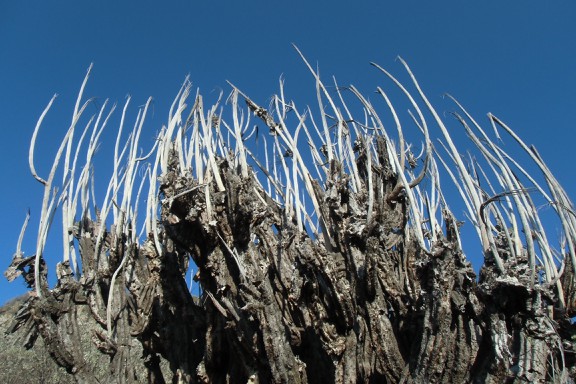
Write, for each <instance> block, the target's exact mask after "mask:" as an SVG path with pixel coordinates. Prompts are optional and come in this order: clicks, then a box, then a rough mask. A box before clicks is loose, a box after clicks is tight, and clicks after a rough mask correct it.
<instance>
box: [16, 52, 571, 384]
mask: <svg viewBox="0 0 576 384" xmlns="http://www.w3.org/2000/svg"><path fill="white" fill-rule="evenodd" d="M304 61H305V63H306V65H308V67H309V69H310V72H311V73H312V75H313V77H314V79H315V83H316V91H317V100H318V107H319V108H318V112H317V115H315V113H314V112H313V110H312V109H310V108H307V109H305V110H299V109H298V108H297V106H296V105H295V103H294V102H292V101H288V100H287V99H286V98H285V95H284V88H283V84H282V82H281V83H280V92H279V94H278V95H276V96H274V97H273V98H272V101H271V103H270V106H269V107H268V108H263V107H261V106H260V105H258V104H257V103H256V102H255V101H253V100H251V99H250V98H249V97H248V96H246V95H245V94H244V93H243V92H242V91H241V90H239V89H238V88H237V87H235V86H234V85H231V87H232V92H231V94H230V96H229V97H228V98H227V99H226V100H225V102H224V103H223V101H222V95H220V98H219V99H218V101H217V102H216V103H215V104H214V105H212V106H211V107H209V108H206V107H205V105H204V101H203V98H202V96H201V95H200V94H199V93H196V95H195V96H191V90H192V87H191V84H190V82H189V81H188V80H186V81H185V83H184V85H183V86H182V88H181V90H180V92H179V93H178V95H177V97H176V99H175V100H174V103H173V105H172V107H171V109H170V113H169V120H168V124H167V125H166V126H164V127H163V128H162V130H161V131H160V133H159V134H158V137H157V140H156V142H155V145H154V146H153V148H151V149H150V151H149V152H147V153H144V154H143V153H141V151H140V149H139V146H140V144H139V143H140V135H141V133H142V130H143V125H144V121H145V118H146V115H147V112H148V108H149V105H150V102H151V101H150V100H148V102H147V103H146V104H145V106H143V107H142V108H141V109H140V110H139V113H138V117H137V119H136V122H135V124H134V127H133V128H132V129H131V130H130V131H129V133H128V137H127V139H126V138H124V136H125V134H124V131H125V128H124V125H125V116H126V112H127V109H128V107H129V103H130V99H128V100H127V101H126V104H125V105H124V108H123V111H122V117H121V120H120V126H119V128H118V135H117V139H116V142H115V146H114V158H113V171H112V177H111V178H110V180H109V182H108V186H107V188H106V194H105V197H104V199H103V200H98V199H97V197H96V193H95V190H96V188H95V187H94V177H93V173H94V169H93V166H92V165H93V161H94V156H95V153H96V149H97V147H98V143H99V138H100V136H101V134H102V132H103V130H104V129H105V128H106V126H107V125H108V123H109V120H110V117H111V116H112V113H113V112H114V110H115V106H113V107H111V108H108V102H105V103H104V104H103V106H102V108H101V109H100V111H99V113H98V114H96V115H95V116H92V117H91V118H90V119H89V120H88V122H87V123H86V124H85V126H84V127H80V126H79V125H80V121H81V117H82V116H83V114H84V113H85V110H86V107H87V105H88V104H89V103H90V102H91V101H90V100H88V101H83V92H84V88H85V85H86V82H87V81H88V77H89V74H90V70H89V71H88V74H87V76H86V78H85V80H84V83H83V85H82V87H81V90H80V93H79V95H78V99H77V102H76V105H75V108H74V113H73V119H72V124H71V125H70V127H69V129H68V131H67V132H66V134H65V136H64V139H63V140H62V143H61V144H60V147H59V148H58V151H57V153H56V156H55V159H54V162H53V165H52V167H51V170H50V173H49V175H48V177H47V178H42V177H41V176H39V175H38V173H37V172H36V169H35V166H34V164H35V162H34V151H35V145H36V137H37V134H38V131H39V128H40V126H41V124H42V121H43V119H44V117H45V115H46V113H47V112H48V110H49V109H50V107H51V106H52V103H53V101H54V99H52V100H51V101H50V103H49V104H48V106H47V107H46V109H45V111H44V112H43V114H42V116H41V117H40V119H39V121H38V124H37V126H36V129H35V130H34V134H33V137H32V143H31V146H30V155H29V158H30V169H31V171H32V174H33V176H34V177H35V178H36V179H37V180H38V181H39V182H40V183H41V184H42V185H43V188H44V197H43V202H42V208H41V215H40V221H39V228H38V237H37V241H36V252H35V254H34V255H33V256H30V257H24V254H23V252H22V250H21V247H22V241H23V235H24V231H25V228H26V225H27V223H28V217H27V218H26V222H25V224H24V227H23V229H22V235H21V236H20V239H19V241H18V246H17V250H16V253H15V255H14V258H13V261H12V264H11V266H10V268H9V270H8V271H7V272H6V275H7V277H8V278H9V279H11V280H13V279H14V278H16V277H17V276H19V275H20V274H23V276H24V278H25V279H26V282H27V283H28V284H29V286H30V287H31V288H32V292H31V294H30V296H29V299H28V300H27V301H26V303H25V304H24V305H23V306H22V308H21V310H20V311H19V313H18V314H17V316H16V319H15V322H14V325H13V326H12V328H11V331H16V330H17V329H22V334H23V337H24V339H25V344H26V345H27V346H28V347H30V346H31V345H33V343H34V340H35V339H36V338H37V337H38V335H41V336H42V337H43V338H44V341H45V344H46V347H47V349H48V350H49V352H50V354H51V356H52V357H53V359H54V360H55V361H56V363H58V364H59V365H61V366H63V367H65V368H66V369H67V370H68V372H69V373H71V374H73V375H75V377H76V378H77V380H78V381H79V382H87V383H94V382H98V380H115V381H118V382H136V381H139V380H140V381H141V380H148V381H149V382H159V383H161V382H164V380H165V378H164V376H165V374H166V372H162V370H161V369H160V361H161V360H163V359H164V360H167V361H168V362H169V364H170V369H171V371H172V380H173V382H196V381H200V382H224V381H233V382H240V381H243V382H246V381H250V382H258V381H261V382H290V383H297V382H321V381H323V380H329V381H334V382H355V381H364V382H369V381H371V380H382V381H385V382H471V381H480V382H490V381H491V382H503V381H505V380H508V379H511V378H515V379H517V380H528V381H538V380H541V381H550V382H565V381H566V380H568V378H569V377H573V376H574V372H573V371H571V370H570V369H571V367H573V365H574V361H575V358H574V343H573V338H574V334H575V331H574V327H573V326H572V325H571V323H570V317H571V316H574V315H576V301H575V298H576V293H575V292H576V291H575V289H574V287H575V280H574V271H575V268H576V252H575V249H574V247H575V245H576V216H575V215H574V209H573V205H572V203H571V202H570V200H569V198H568V197H567V195H566V193H565V191H564V190H563V189H562V187H561V186H560V185H559V184H558V182H557V180H556V179H555V178H554V176H553V175H552V174H551V172H550V170H549V169H548V168H547V167H546V165H545V164H544V162H543V161H542V159H541V157H540V156H539V155H538V153H537V151H536V150H535V149H534V148H530V147H528V146H527V145H526V144H525V143H524V142H523V141H522V140H521V139H520V138H519V137H518V136H517V135H516V134H515V133H514V132H513V131H512V130H511V129H510V128H509V127H508V126H507V125H506V124H504V123H503V122H502V121H501V120H500V119H498V118H497V117H495V116H493V115H491V114H489V115H488V121H489V123H490V127H491V129H492V130H493V131H494V132H495V134H496V139H493V138H491V137H490V136H489V135H488V134H487V131H486V130H485V129H484V128H482V126H481V125H480V124H478V123H477V122H476V121H475V120H474V119H473V118H472V116H470V114H469V113H468V112H467V111H466V110H465V109H464V108H463V107H462V106H461V105H460V104H459V103H458V102H457V101H456V100H454V102H455V105H456V106H457V109H458V110H459V111H458V112H455V113H453V115H454V116H455V118H456V119H457V120H458V121H459V122H460V123H461V125H462V126H463V127H464V129H465V131H466V133H467V135H468V137H469V138H470V140H471V142H472V143H473V144H474V145H475V147H476V148H477V150H478V151H477V152H478V154H479V156H478V157H473V156H471V155H470V156H469V157H465V156H463V155H461V154H460V152H459V150H458V148H457V147H456V145H455V143H454V141H453V140H452V138H451V136H450V133H449V130H448V128H447V126H446V125H445V122H444V120H443V119H442V118H441V117H440V115H439V113H437V111H436V110H435V109H434V107H433V106H432V104H431V103H430V102H429V100H428V99H427V97H426V96H425V94H424V92H423V91H422V90H421V88H420V86H419V84H418V82H417V81H416V79H415V77H414V76H413V75H412V72H411V71H410V69H409V67H408V66H407V65H406V63H405V62H404V61H402V60H400V62H401V63H402V65H403V66H404V67H405V69H406V71H407V73H408V75H409V77H410V79H411V83H412V87H413V88H414V91H413V93H411V92H410V91H409V90H408V89H407V88H406V87H405V86H404V85H403V84H402V83H401V82H400V81H399V80H397V79H396V78H395V77H394V76H393V75H392V74H391V73H389V72H388V71H386V70H385V69H384V68H382V67H380V66H378V65H376V64H374V66H375V67H376V68H377V69H378V70H379V71H380V72H382V73H383V74H384V75H385V76H386V77H387V78H388V79H390V80H391V81H392V83H393V84H394V85H395V86H396V87H397V88H398V89H399V90H400V92H401V93H402V94H403V95H405V97H406V100H407V101H408V103H409V104H408V105H409V108H410V112H409V116H410V120H411V122H410V123H411V125H412V126H414V127H416V128H417V131H419V132H420V133H421V134H422V137H423V140H422V146H421V151H420V153H419V154H418V153H414V152H413V146H412V145H410V144H408V143H407V142H406V140H405V135H404V131H403V129H404V125H405V123H403V122H401V118H400V115H401V114H399V113H398V112H397V109H396V108H395V106H394V104H393V103H392V102H391V99H390V97H389V93H387V92H386V91H385V90H384V89H383V88H381V87H377V94H378V100H377V101H376V103H379V104H382V105H384V106H385V108H386V109H387V113H386V116H388V117H389V118H390V120H391V121H392V122H393V124H394V126H395V127H394V129H393V131H395V136H394V137H393V136H392V131H390V130H387V129H386V128H385V123H384V118H383V116H384V114H380V115H379V114H378V113H377V110H376V106H375V104H373V103H372V101H370V100H369V99H368V98H366V97H365V96H363V95H362V94H361V93H360V92H359V91H358V90H357V89H356V88H355V87H353V86H349V87H346V88H343V87H340V86H339V85H338V84H337V83H336V81H334V88H333V89H334V91H329V88H328V87H327V86H326V85H325V84H324V83H323V81H322V80H321V79H320V76H319V74H318V73H317V72H316V71H314V70H313V68H312V67H311V66H310V65H309V64H308V62H306V60H305V59H304ZM347 98H348V99H351V100H352V101H350V100H348V101H346V100H347ZM242 99H243V100H244V102H245V104H246V106H245V107H243V106H242V105H241V102H240V100H242ZM189 102H191V103H192V106H191V107H189V106H188V103H189ZM352 103H357V104H358V105H359V106H360V107H361V113H360V114H358V113H356V112H355V110H354V108H352V107H351V106H350V105H351V104H352ZM359 116H360V117H359ZM254 120H256V121H257V123H260V124H265V125H266V126H267V128H268V129H269V134H266V135H263V134H261V133H259V130H258V128H257V126H256V125H255V123H254ZM500 131H504V132H506V133H507V134H508V135H510V136H511V137H512V138H513V139H514V140H515V141H516V142H517V143H518V144H519V145H520V147H521V148H523V149H524V150H525V152H526V153H527V154H528V155H529V157H530V158H531V159H532V160H533V163H534V164H535V166H536V169H537V170H539V171H540V173H541V177H539V178H538V177H535V176H533V174H532V173H530V172H529V171H528V170H527V169H526V168H524V167H523V166H521V165H520V164H519V163H518V162H517V161H516V160H515V159H514V158H513V157H512V156H511V155H510V154H509V153H507V152H506V151H505V150H504V149H503V148H501V147H500V146H499V145H498V142H499V140H498V139H499V132H500ZM78 136H79V137H78ZM436 136H438V137H436ZM84 155H85V161H84V162H83V163H84V164H83V165H81V163H82V159H81V157H82V156H84ZM58 169H61V170H62V180H61V183H60V184H59V187H58V188H56V185H57V180H56V179H55V176H56V175H57V174H58V172H57V171H58ZM441 175H448V177H449V178H450V179H451V182H452V183H453V185H455V186H456V189H455V190H456V191H457V192H458V194H459V195H460V197H461V199H462V201H463V202H464V205H465V207H466V211H467V217H468V219H469V221H470V222H471V223H472V225H473V227H474V228H475V230H476V231H477V234H478V238H479V243H478V244H479V246H478V249H477V251H476V252H477V253H478V254H482V255H483V257H484V264H483V266H482V269H481V272H480V278H479V279H477V278H476V275H475V273H474V271H473V269H472V267H471V265H470V263H469V262H468V261H467V260H466V258H465V256H464V254H463V251H462V244H461V242H462V239H461V237H460V233H459V225H460V222H458V221H457V220H456V218H455V217H454V215H453V214H452V212H451V210H450V208H449V206H448V203H447V201H446V198H447V196H446V193H445V191H446V189H443V188H442V186H441V184H440V176H441ZM538 179H541V181H539V180H538ZM535 195H537V196H538V198H540V199H544V200H545V203H546V204H547V205H549V207H550V210H553V211H554V212H555V213H556V216H557V217H558V219H559V220H558V222H559V224H560V227H561V229H562V235H561V236H560V237H558V236H551V235H550V233H547V232H546V230H545V228H544V227H545V226H544V224H543V222H542V219H541V218H540V210H539V209H538V207H537V206H536V203H535V201H534V200H533V196H535ZM448 197H451V196H448ZM452 197H454V196H452ZM144 202H145V204H144ZM142 210H144V214H141V212H142ZM58 211H60V212H61V214H62V236H63V243H64V253H63V258H62V261H61V262H59V263H58V265H57V266H56V268H55V270H56V275H57V283H56V286H55V287H53V288H50V287H49V285H48V282H47V272H48V267H47V266H46V263H45V261H44V253H45V249H46V248H45V247H46V240H47V235H48V232H49V230H50V228H51V225H52V222H53V219H54V216H55V215H56V213H57V212H58ZM557 239H559V243H558V244H553V243H552V241H555V240H557ZM190 261H192V263H191V262H190ZM192 270H193V271H194V272H195V274H194V278H193V279H194V281H196V283H197V284H198V285H199V287H200V294H199V296H198V297H197V296H193V295H192V293H191V287H190V284H191V283H192V282H191V281H187V276H190V272H191V271H192ZM79 307H88V308H89V309H90V312H91V315H92V319H93V322H94V327H93V328H90V332H92V333H93V342H94V346H95V348H98V349H99V350H100V351H101V352H102V353H105V354H108V355H109V356H110V371H109V375H110V376H109V377H108V378H97V377H96V376H95V375H94V373H93V370H92V367H90V366H89V364H88V363H87V362H86V360H85V358H84V352H85V351H82V348H81V347H80V343H79V341H78V340H79V337H80V334H81V333H82V332H88V328H86V327H81V326H79V325H78V324H77V322H76V316H75V313H76V311H77V310H78V308H79ZM134 342H138V343H140V344H141V346H142V347H141V348H142V349H143V351H144V352H143V353H144V356H143V358H144V365H145V368H146V369H145V370H144V371H140V370H138V369H136V367H134V366H130V364H128V361H129V360H128V357H129V356H130V353H131V351H133V350H134V349H133V343H134Z"/></svg>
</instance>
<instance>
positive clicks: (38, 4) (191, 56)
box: [0, 0, 576, 303]
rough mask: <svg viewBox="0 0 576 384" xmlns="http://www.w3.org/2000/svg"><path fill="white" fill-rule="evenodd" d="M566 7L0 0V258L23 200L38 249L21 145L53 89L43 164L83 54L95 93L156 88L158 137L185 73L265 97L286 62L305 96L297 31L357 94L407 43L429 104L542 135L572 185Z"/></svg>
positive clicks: (533, 136)
mask: <svg viewBox="0 0 576 384" xmlns="http://www.w3.org/2000/svg"><path fill="white" fill-rule="evenodd" d="M386 3H388V4H389V5H386ZM574 20H576V3H575V2H573V1H567V0H566V1H549V2H543V1H534V0H528V1H522V2H520V1H502V0H498V1H495V0H487V1H482V2H472V1H462V0H458V1H457V0H450V1H403V2H400V1H395V2H385V1H357V2H350V1H341V0H332V1H317V2H314V1H302V0H292V1H282V2H280V1H261V0H256V1H243V2H240V1H202V2H200V1H192V0H189V1H165V2H160V1H144V0H141V1H130V2H129V1H108V0H102V1H90V2H88V1H80V0H76V1H52V2H45V1H2V2H0V135H1V138H0V156H1V164H3V168H2V176H3V182H2V187H1V189H0V194H1V195H0V204H1V206H0V212H1V216H0V230H1V232H0V233H1V235H0V255H1V257H2V260H3V261H1V262H0V267H1V268H0V269H2V270H4V269H5V268H6V267H7V266H8V264H9V263H10V259H11V257H12V254H13V253H14V251H15V246H16V241H17V238H18V233H19V230H20V225H21V223H22V221H23V219H24V216H25V213H26V211H27V209H28V208H30V209H31V212H32V218H31V223H30V233H29V234H28V236H27V237H26V239H25V242H24V246H23V248H24V251H25V253H26V254H27V255H30V254H33V253H34V249H35V248H34V247H35V245H34V240H35V230H36V227H37V223H38V218H39V210H40V205H41V200H40V199H41V194H42V189H41V186H40V184H39V183H37V182H36V181H35V180H33V178H32V177H31V175H30V171H29V168H28V163H27V154H28V144H29V140H30V137H31V134H32V131H33V129H34V126H35V123H36V120H37V119H38V117H39V115H40V113H41V112H42V110H43V109H44V107H45V106H46V104H47V103H48V101H49V100H50V98H51V96H52V95H53V94H54V93H58V94H59V95H60V96H59V98H58V100H57V104H56V105H55V107H54V108H53V110H52V111H51V113H50V115H49V117H48V119H47V121H46V124H45V126H44V130H43V131H42V132H41V136H40V140H41V141H40V143H41V148H40V149H39V153H38V155H37V156H38V168H39V172H40V174H41V175H45V174H46V173H47V172H48V166H49V164H48V162H50V163H51V160H52V158H51V156H52V154H53V153H54V152H55V151H56V148H57V145H58V143H59V140H60V138H61V137H62V135H63V134H64V132H65V130H66V128H67V126H68V124H69V122H70V118H71V113H72V108H73V104H74V100H75V98H76V94H77V91H78V89H79V86H80V84H81V81H82V79H83V77H84V74H85V72H86V69H87V67H88V66H89V64H90V63H92V62H93V63H94V71H93V75H92V78H91V80H90V82H89V84H88V88H87V90H86V96H95V97H97V103H98V102H100V103H101V102H103V100H104V99H105V98H110V99H111V100H112V101H118V102H119V104H122V103H123V101H124V98H125V96H126V95H127V94H131V95H132V97H133V105H134V106H136V105H140V104H143V103H144V102H145V101H146V98H147V97H148V96H153V97H154V99H155V104H154V114H153V116H151V118H150V119H149V121H148V123H147V126H148V128H147V129H148V131H147V132H148V133H149V136H150V142H151V140H152V139H153V134H154V132H156V131H157V130H158V129H159V128H160V126H161V125H162V124H163V123H165V121H166V117H167V115H168V108H169V105H170V103H171V101H172V99H173V97H174V95H175V94H176V92H177V91H178V89H179V86H180V84H181V83H182V81H183V79H184V77H185V76H186V75H187V74H190V76H191V80H192V82H193V84H194V85H195V86H198V87H200V89H201V90H202V92H203V93H204V94H205V95H207V96H210V95H214V97H215V96H216V94H217V91H219V90H220V89H224V90H225V91H226V92H227V91H228V90H229V88H228V87H227V85H226V80H230V81H231V82H233V83H234V84H235V85H237V86H239V87H240V88H241V89H242V90H243V91H244V92H246V93H248V94H249V95H251V96H252V98H253V99H255V100H260V101H261V103H262V104H266V103H267V100H268V98H269V97H270V96H271V95H272V94H273V93H274V92H276V90H277V84H278V78H279V77H280V75H281V74H284V76H285V79H286V85H287V92H288V93H289V96H290V98H292V99H294V100H296V101H297V102H298V100H303V102H304V103H308V102H310V100H312V96H313V94H312V92H314V83H313V80H312V78H311V76H310V75H309V73H307V70H306V68H305V66H304V65H303V63H302V61H301V60H300V59H299V57H298V56H297V54H296V52H295V51H294V50H293V48H292V47H291V45H290V44H291V43H295V44H297V45H298V46H299V47H300V49H301V50H302V51H303V52H304V54H305V55H306V56H307V58H308V59H309V60H310V61H311V62H312V63H318V64H319V66H320V70H321V72H322V74H323V75H324V76H326V77H327V78H329V76H331V75H335V76H336V77H337V79H338V81H339V83H340V84H349V83H353V84H355V85H357V86H358V88H360V89H361V90H362V91H364V92H365V93H370V92H372V91H373V90H374V89H375V87H376V86H377V85H383V83H385V81H384V78H383V77H382V76H381V75H379V74H378V73H377V72H376V71H375V70H374V69H372V68H371V67H370V66H369V65H368V63H369V62H370V61H375V62H378V63H379V64H381V65H382V66H384V67H386V68H388V69H391V70H392V71H393V72H394V73H399V74H401V73H402V68H401V67H400V65H399V64H398V63H397V62H395V60H394V59H395V57H396V56H397V55H400V56H402V57H403V58H404V59H405V60H407V61H408V63H409V64H410V65H411V67H412V69H413V70H414V72H415V73H416V75H417V76H418V78H419V80H420V83H421V84H422V85H423V87H424V89H425V90H426V92H427V94H428V96H429V97H430V98H431V100H432V101H433V102H434V103H435V104H436V106H437V107H438V110H440V111H451V110H454V109H455V108H454V106H453V105H452V104H451V103H449V102H448V101H447V100H444V99H442V98H441V95H442V94H443V93H445V92H448V93H450V94H452V95H454V96H456V97H457V98H458V99H459V100H460V101H461V102H462V103H463V104H464V105H465V106H467V107H468V108H469V110H470V111H471V112H472V113H473V114H474V115H475V116H476V117H477V118H478V119H479V120H481V121H486V120H483V119H485V114H486V113H487V112H493V113H494V114H496V115H497V116H499V117H500V118H501V119H503V120H504V121H505V122H507V123H508V124H509V125H510V126H512V127H513V128H514V129H515V130H516V131H517V132H518V133H519V134H520V135H521V136H522V137H523V138H524V139H525V141H526V142H528V143H533V144H536V145H537V147H538V149H539V150H540V152H541V154H542V155H543V157H544V158H545V160H546V161H547V163H548V164H549V165H550V167H551V168H552V170H553V172H555V174H556V175H557V177H558V178H559V179H560V181H561V182H562V183H563V185H564V187H565V188H566V189H567V191H568V193H569V195H570V196H572V198H574V197H576V181H575V179H574V163H576V155H575V153H574V149H573V148H574V145H575V143H576V133H575V129H576V92H574V89H575V88H576V22H574ZM388 86H389V84H388ZM214 91H216V92H214ZM134 110H135V108H133V109H132V111H134ZM95 111H96V110H95V108H94V111H93V112H95ZM112 136H113V135H112ZM105 140H106V138H105ZM509 142H510V143H511V141H510V140H509ZM144 143H146V142H144ZM111 145H113V143H112V142H111V141H108V142H104V143H103V144H102V146H103V147H106V146H111ZM42 159H44V162H43V161H42ZM103 176H107V175H103ZM55 241H58V239H56V240H55ZM23 292H24V287H23V283H22V282H21V281H17V282H15V283H12V284H11V285H9V284H8V283H7V282H6V281H5V280H4V279H0V303H2V302H4V301H5V300H7V299H8V298H9V297H11V296H13V295H15V294H20V293H23Z"/></svg>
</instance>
